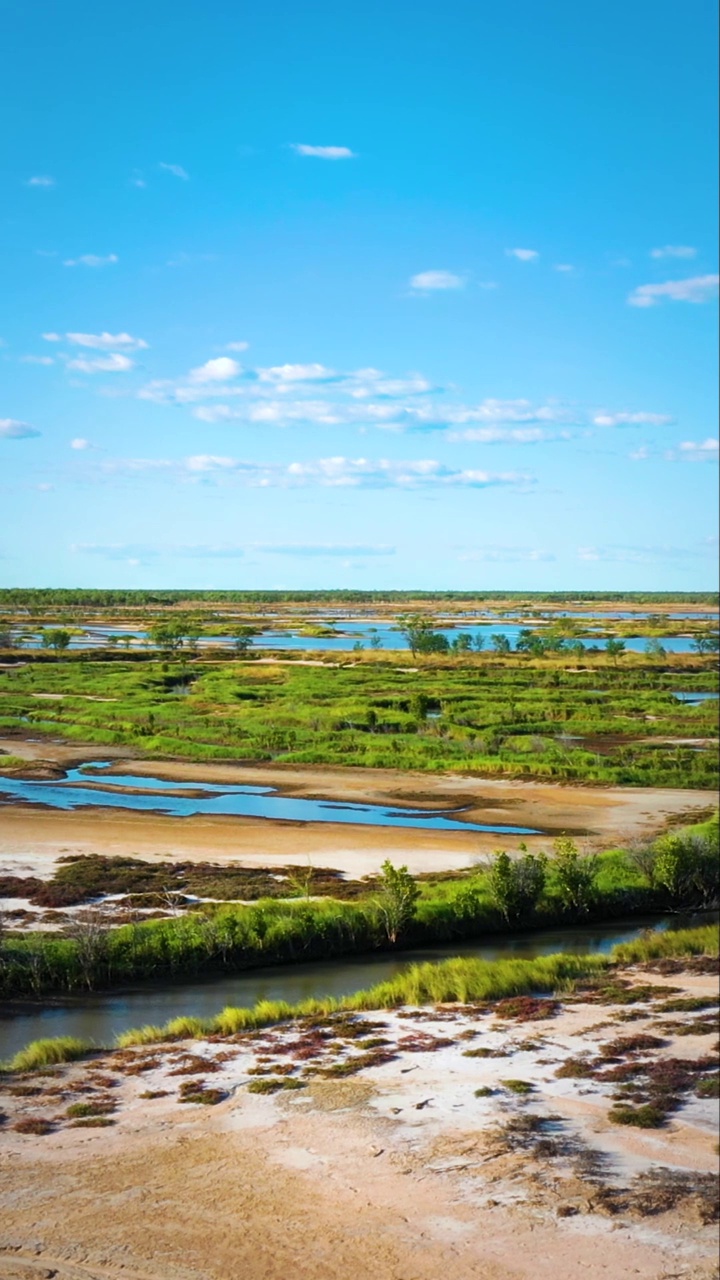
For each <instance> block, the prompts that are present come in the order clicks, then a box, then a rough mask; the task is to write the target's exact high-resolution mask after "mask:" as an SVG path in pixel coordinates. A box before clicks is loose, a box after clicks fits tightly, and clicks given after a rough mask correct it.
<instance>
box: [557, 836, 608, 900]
mask: <svg viewBox="0 0 720 1280" xmlns="http://www.w3.org/2000/svg"><path fill="white" fill-rule="evenodd" d="M553 848H554V850H555V857H554V858H553V862H552V869H553V871H554V873H555V881H556V884H557V887H558V892H559V894H560V900H561V902H562V904H563V906H564V907H565V909H566V911H572V913H573V914H574V915H577V916H580V915H586V914H587V912H588V911H589V910H590V907H591V905H592V901H593V897H594V886H595V876H596V874H597V869H598V861H597V858H595V857H591V856H589V855H587V854H582V853H581V852H580V850H579V849H578V847H577V845H576V844H575V842H574V840H570V839H568V837H567V836H561V837H560V838H559V839H558V840H556V841H555V844H554V846H553Z"/></svg>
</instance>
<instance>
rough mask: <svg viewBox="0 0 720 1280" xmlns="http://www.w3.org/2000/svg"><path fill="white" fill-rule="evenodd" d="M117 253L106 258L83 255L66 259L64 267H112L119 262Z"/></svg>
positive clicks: (93, 254)
mask: <svg viewBox="0 0 720 1280" xmlns="http://www.w3.org/2000/svg"><path fill="white" fill-rule="evenodd" d="M118 261H119V259H118V256H117V254H116V253H108V254H107V255H106V256H105V257H104V258H103V257H99V256H98V254H96V253H82V254H81V255H80V257H79V258H65V260H64V262H63V266H64V267H110V266H112V265H113V264H114V263H116V262H118Z"/></svg>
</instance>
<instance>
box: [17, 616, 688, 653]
mask: <svg viewBox="0 0 720 1280" xmlns="http://www.w3.org/2000/svg"><path fill="white" fill-rule="evenodd" d="M577 616H578V617H582V616H584V615H577ZM605 616H606V617H607V618H608V619H609V618H610V615H605ZM618 616H620V615H618ZM628 616H633V615H628ZM588 624H589V625H588V633H587V634H586V635H584V636H583V637H582V639H583V643H584V644H585V645H586V646H588V647H589V646H591V645H592V646H593V647H595V648H597V649H604V648H605V645H606V643H607V642H606V641H605V640H601V639H598V638H597V637H596V636H594V635H593V634H592V629H593V627H594V626H602V625H603V619H601V618H588ZM334 625H335V626H336V627H337V629H338V631H339V632H342V634H339V635H336V636H306V635H300V634H298V633H297V632H294V631H293V630H292V625H291V624H289V625H288V629H287V630H282V631H281V630H278V631H273V630H267V631H263V632H262V634H261V635H257V636H255V637H253V639H252V641H251V648H253V649H289V650H296V651H300V650H308V651H316V652H331V653H332V652H348V650H352V649H353V647H354V646H355V645H356V644H361V645H363V646H364V647H365V648H370V647H372V644H373V637H374V642H375V644H376V645H377V646H378V647H379V648H381V649H391V650H392V649H399V650H407V649H408V644H407V641H406V640H405V637H404V636H403V635H401V633H400V632H399V631H398V630H397V628H395V627H393V626H391V625H389V624H388V623H384V622H381V623H378V624H377V625H375V624H373V623H372V622H353V621H351V620H348V619H342V618H339V619H336V620H335V622H334ZM532 625H533V624H532V621H528V622H526V623H508V622H504V621H502V620H498V622H483V623H477V622H467V623H465V622H463V621H461V620H458V625H457V626H455V627H443V626H438V628H437V629H438V631H441V632H442V634H443V635H444V636H446V637H447V639H448V640H450V641H452V640H453V639H455V637H456V636H457V635H458V633H459V632H460V631H466V632H469V633H470V635H471V636H472V637H473V639H475V637H477V636H481V637H482V639H483V641H484V647H485V649H487V650H491V649H492V639H491V637H492V636H494V635H501V636H505V637H506V639H507V640H509V641H510V644H511V645H512V646H513V648H514V647H515V645H516V643H517V639H518V636H519V634H520V631H521V629H522V628H523V626H529V627H532ZM111 635H127V636H131V637H132V644H133V646H137V645H144V644H146V642H147V632H146V631H138V630H127V631H125V630H122V629H120V628H118V629H114V628H112V627H91V628H88V629H87V630H86V631H85V632H84V633H83V634H82V635H77V636H73V637H72V639H71V641H70V648H71V649H92V648H96V647H97V646H99V645H105V644H107V639H108V636H111ZM647 642H648V637H647V636H642V635H641V636H632V637H629V638H627V639H626V640H625V647H626V649H627V650H628V651H630V652H633V653H644V651H645V646H646V645H647ZM661 643H662V645H663V647H664V648H665V649H666V650H667V652H668V653H688V652H690V650H691V637H690V636H664V637H663V638H662V641H661ZM24 644H25V646H26V647H27V648H29V649H37V648H39V647H40V639H39V637H38V635H37V634H34V635H33V636H32V637H29V638H28V639H26V640H25V641H24ZM231 644H232V641H231V639H230V637H229V636H228V635H227V633H226V634H224V635H216V636H204V637H202V639H201V640H200V641H199V647H200V648H205V647H207V646H209V645H223V646H226V647H227V646H230V645H231ZM123 648H124V646H123V645H120V646H119V648H118V651H119V652H121V653H122V651H123Z"/></svg>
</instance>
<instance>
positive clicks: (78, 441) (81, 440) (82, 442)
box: [70, 436, 91, 449]
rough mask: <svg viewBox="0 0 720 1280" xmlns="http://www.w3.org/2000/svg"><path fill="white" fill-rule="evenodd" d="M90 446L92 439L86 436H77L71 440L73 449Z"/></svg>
mask: <svg viewBox="0 0 720 1280" xmlns="http://www.w3.org/2000/svg"><path fill="white" fill-rule="evenodd" d="M90 447H91V446H90V441H89V440H86V439H85V437H84V436H75V439H74V440H71V441H70V448H71V449H89V448H90Z"/></svg>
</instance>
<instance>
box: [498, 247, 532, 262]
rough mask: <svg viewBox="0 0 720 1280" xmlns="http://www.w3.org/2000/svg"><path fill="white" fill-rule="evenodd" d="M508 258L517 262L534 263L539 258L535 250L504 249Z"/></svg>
mask: <svg viewBox="0 0 720 1280" xmlns="http://www.w3.org/2000/svg"><path fill="white" fill-rule="evenodd" d="M505 253H506V254H507V256H508V258H517V260H518V262H534V261H535V259H536V258H539V257H540V254H539V253H538V251H537V249H506V250H505Z"/></svg>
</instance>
